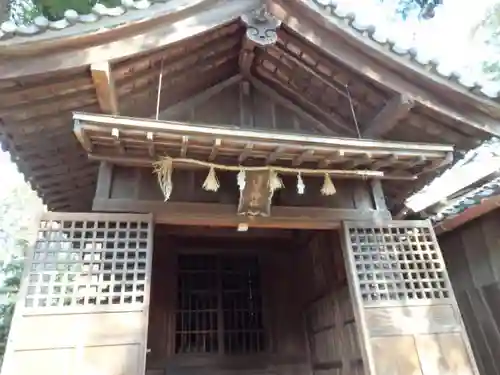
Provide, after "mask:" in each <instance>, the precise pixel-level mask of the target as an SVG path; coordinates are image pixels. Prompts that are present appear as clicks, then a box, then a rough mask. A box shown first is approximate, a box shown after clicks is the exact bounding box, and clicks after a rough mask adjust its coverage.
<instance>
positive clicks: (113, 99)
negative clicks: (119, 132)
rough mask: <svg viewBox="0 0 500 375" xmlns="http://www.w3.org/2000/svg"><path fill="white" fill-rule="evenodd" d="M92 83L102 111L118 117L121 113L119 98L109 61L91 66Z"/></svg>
mask: <svg viewBox="0 0 500 375" xmlns="http://www.w3.org/2000/svg"><path fill="white" fill-rule="evenodd" d="M90 72H91V74H92V81H93V82H94V87H95V91H96V94H97V100H98V102H99V106H100V107H101V111H102V112H103V113H109V114H112V115H117V114H118V113H120V110H119V107H118V98H117V95H116V90H115V81H114V78H113V76H112V75H111V66H110V64H109V62H108V61H104V62H98V63H94V64H92V65H91V66H90Z"/></svg>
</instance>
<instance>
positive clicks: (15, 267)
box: [0, 243, 27, 362]
mask: <svg viewBox="0 0 500 375" xmlns="http://www.w3.org/2000/svg"><path fill="white" fill-rule="evenodd" d="M24 246H27V243H24ZM23 264H24V263H23V260H22V258H16V259H13V260H11V261H10V262H8V263H7V264H6V265H5V266H4V267H3V268H2V269H1V272H2V273H3V274H4V275H5V280H4V285H3V288H1V289H0V292H1V293H2V294H3V295H6V296H7V300H6V301H5V302H4V303H3V304H1V305H0V362H3V357H4V354H5V349H6V346H7V339H8V337H9V331H10V326H11V323H12V318H13V316H14V307H15V303H16V296H17V293H18V292H19V288H20V286H21V277H22V273H23Z"/></svg>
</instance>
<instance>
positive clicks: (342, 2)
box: [0, 0, 500, 199]
mask: <svg viewBox="0 0 500 375" xmlns="http://www.w3.org/2000/svg"><path fill="white" fill-rule="evenodd" d="M337 2H338V3H339V9H340V10H343V11H345V12H346V13H348V12H355V13H356V22H360V23H363V24H373V25H375V26H376V28H377V35H378V37H380V38H384V37H385V38H389V39H393V40H394V41H396V44H397V45H400V46H402V47H415V48H416V49H417V50H418V55H419V57H421V58H422V59H423V60H430V59H432V58H437V59H438V60H439V61H440V63H441V68H442V69H443V72H444V73H449V72H451V71H458V72H460V73H461V74H462V75H463V76H465V75H467V76H468V77H469V78H470V80H471V81H478V80H479V81H484V79H483V78H484V77H482V76H481V72H480V62H481V61H484V60H485V59H488V58H490V59H491V58H493V57H492V54H491V53H490V52H488V50H487V49H486V48H485V47H483V46H482V45H481V43H477V41H473V40H472V39H471V29H472V28H473V27H474V25H476V24H477V23H478V22H479V21H480V20H481V19H482V18H483V17H484V15H485V13H486V10H487V9H488V7H490V6H492V5H493V4H495V3H496V2H500V0H474V1H470V0H444V5H442V6H440V7H438V8H437V10H436V15H435V17H434V19H432V20H427V21H423V22H420V23H419V22H418V21H416V19H414V18H413V19H410V20H407V21H402V20H401V19H399V18H398V17H397V16H395V15H394V8H395V4H396V3H397V0H385V2H384V3H383V4H380V1H379V0H337ZM499 57H500V56H499ZM485 87H486V86H485ZM499 87H500V84H497V85H492V89H494V90H495V91H496V90H498V88H499ZM68 126H70V124H68ZM0 172H1V175H2V181H1V183H0V199H2V197H3V196H4V195H5V194H6V192H8V191H9V190H10V189H11V188H12V187H13V186H14V185H16V184H19V183H22V182H23V178H22V177H21V176H20V174H19V173H18V172H17V169H16V166H15V165H14V164H13V163H12V162H11V161H10V158H9V155H8V154H7V153H4V152H0Z"/></svg>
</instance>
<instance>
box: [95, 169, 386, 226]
mask: <svg viewBox="0 0 500 375" xmlns="http://www.w3.org/2000/svg"><path fill="white" fill-rule="evenodd" d="M218 176H219V180H220V183H221V187H220V189H219V191H218V192H215V193H213V192H207V191H205V190H203V189H202V184H203V181H204V179H205V177H206V172H201V171H186V170H177V171H175V170H174V174H173V183H174V188H173V192H172V195H171V197H170V200H169V201H168V202H164V199H163V195H162V193H161V191H160V188H159V187H158V183H157V180H156V177H155V176H154V174H153V173H152V170H151V169H148V168H131V167H120V166H116V165H115V166H113V165H109V164H103V165H102V166H101V169H100V175H99V183H98V187H97V191H96V197H95V199H94V210H95V211H107V212H109V211H111V212H145V213H148V212H152V213H154V214H155V221H156V222H160V223H164V224H176V225H207V224H211V225H216V226H235V225H238V223H240V222H242V221H246V219H245V218H242V217H240V216H237V215H236V211H237V204H238V199H239V190H238V187H237V185H236V177H235V175H234V174H233V173H220V174H218ZM304 181H305V183H306V185H307V187H306V193H305V194H304V195H297V192H296V183H297V181H296V178H294V177H292V176H283V182H284V184H285V188H284V189H281V190H278V191H277V192H276V193H275V194H274V196H273V206H272V208H271V217H269V218H255V219H253V220H252V226H264V227H276V228H277V227H280V226H282V227H287V228H296V229H300V228H302V229H321V228H323V229H325V228H336V227H338V226H339V224H340V221H341V220H375V221H376V222H380V221H383V220H387V219H390V213H389V212H388V211H387V210H386V209H385V207H383V206H380V202H379V204H378V205H377V204H376V203H375V196H376V190H374V189H372V187H371V186H370V184H368V183H367V182H366V181H362V180H353V181H347V180H338V181H334V183H335V186H336V188H337V193H336V194H335V195H333V196H323V195H321V193H320V189H321V185H322V183H323V180H322V179H321V178H314V177H305V176H304Z"/></svg>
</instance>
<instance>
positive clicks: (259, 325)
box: [175, 255, 265, 354]
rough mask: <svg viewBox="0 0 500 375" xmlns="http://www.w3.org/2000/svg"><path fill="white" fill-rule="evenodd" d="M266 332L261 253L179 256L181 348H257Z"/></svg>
mask: <svg viewBox="0 0 500 375" xmlns="http://www.w3.org/2000/svg"><path fill="white" fill-rule="evenodd" d="M264 337H265V335H264V327H263V319H262V298H261V287H260V275H259V266H258V259H257V258H256V257H248V256H217V255H181V256H179V260H178V297H177V311H176V333H175V349H176V353H183V354H187V353H219V354H220V353H223V354H246V353H257V352H262V351H264V350H265V338H264Z"/></svg>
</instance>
